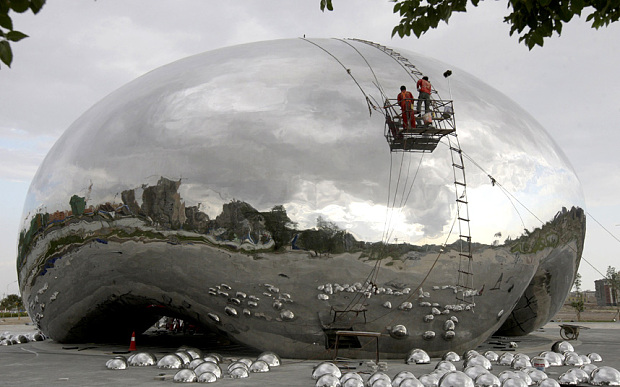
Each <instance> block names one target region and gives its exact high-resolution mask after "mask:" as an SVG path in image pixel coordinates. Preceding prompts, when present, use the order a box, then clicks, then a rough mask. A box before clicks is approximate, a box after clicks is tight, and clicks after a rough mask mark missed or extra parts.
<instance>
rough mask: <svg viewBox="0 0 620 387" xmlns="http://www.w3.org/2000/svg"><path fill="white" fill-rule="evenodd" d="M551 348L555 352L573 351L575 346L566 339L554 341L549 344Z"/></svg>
mask: <svg viewBox="0 0 620 387" xmlns="http://www.w3.org/2000/svg"><path fill="white" fill-rule="evenodd" d="M551 350H552V351H553V352H556V353H564V352H566V351H571V352H574V351H575V348H573V345H572V344H571V343H569V342H568V341H556V342H555V343H553V345H551Z"/></svg>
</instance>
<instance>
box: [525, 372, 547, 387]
mask: <svg viewBox="0 0 620 387" xmlns="http://www.w3.org/2000/svg"><path fill="white" fill-rule="evenodd" d="M526 372H527V374H528V375H529V376H530V378H531V379H532V382H533V383H535V384H538V383H540V381H541V380H545V379H547V378H548V377H549V376H548V375H547V374H546V373H545V372H544V371H541V370H537V369H531V370H527V371H526Z"/></svg>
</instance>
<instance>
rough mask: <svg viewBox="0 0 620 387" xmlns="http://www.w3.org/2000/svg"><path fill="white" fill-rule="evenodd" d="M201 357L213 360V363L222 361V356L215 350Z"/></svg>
mask: <svg viewBox="0 0 620 387" xmlns="http://www.w3.org/2000/svg"><path fill="white" fill-rule="evenodd" d="M203 359H204V360H205V361H209V360H213V361H214V362H215V363H221V362H223V361H224V357H223V356H222V355H220V354H219V353H215V352H211V353H207V354H206V355H205V357H204V358H203Z"/></svg>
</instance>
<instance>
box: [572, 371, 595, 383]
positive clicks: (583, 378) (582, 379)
mask: <svg viewBox="0 0 620 387" xmlns="http://www.w3.org/2000/svg"><path fill="white" fill-rule="evenodd" d="M566 372H571V373H573V374H575V375H576V376H577V379H578V380H579V383H588V382H589V381H590V375H589V374H588V373H587V372H586V371H585V370H583V369H581V368H571V369H569V370H568V371H566Z"/></svg>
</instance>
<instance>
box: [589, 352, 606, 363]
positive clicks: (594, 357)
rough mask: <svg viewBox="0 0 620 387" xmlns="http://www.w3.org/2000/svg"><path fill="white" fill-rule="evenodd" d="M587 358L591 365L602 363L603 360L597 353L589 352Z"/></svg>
mask: <svg viewBox="0 0 620 387" xmlns="http://www.w3.org/2000/svg"><path fill="white" fill-rule="evenodd" d="M588 357H589V358H590V361H591V362H592V363H597V362H599V361H603V358H602V357H601V355H599V354H598V353H596V352H591V353H589V354H588Z"/></svg>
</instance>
